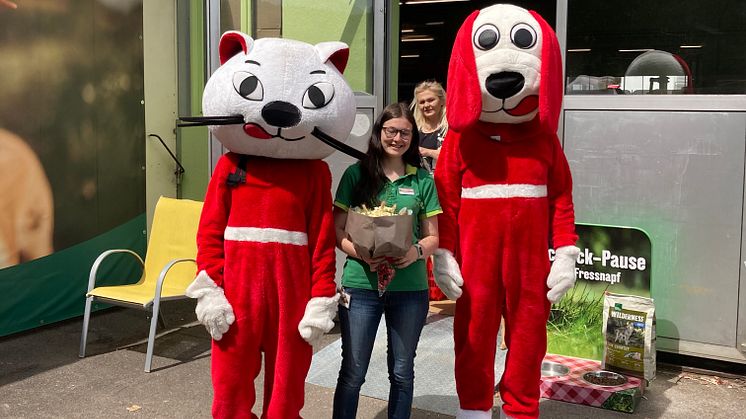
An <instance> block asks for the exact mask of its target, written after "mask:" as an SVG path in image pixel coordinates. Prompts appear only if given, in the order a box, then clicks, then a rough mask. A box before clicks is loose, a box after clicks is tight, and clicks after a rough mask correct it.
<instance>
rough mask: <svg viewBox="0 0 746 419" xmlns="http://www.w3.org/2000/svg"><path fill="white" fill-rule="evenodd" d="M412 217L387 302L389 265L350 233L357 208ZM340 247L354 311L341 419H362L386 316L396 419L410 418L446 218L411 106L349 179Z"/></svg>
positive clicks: (341, 206)
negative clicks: (381, 285) (384, 278)
mask: <svg viewBox="0 0 746 419" xmlns="http://www.w3.org/2000/svg"><path fill="white" fill-rule="evenodd" d="M384 201H385V202H386V205H388V206H391V205H394V204H396V208H404V207H406V208H408V209H411V210H412V212H413V214H412V216H413V217H416V220H415V222H414V223H412V224H413V233H414V234H413V243H412V247H411V248H410V249H409V251H408V252H407V254H406V255H404V256H403V257H401V258H398V259H395V260H394V262H393V264H394V266H395V268H396V273H395V275H394V279H393V280H392V281H391V283H390V284H389V285H388V288H387V289H386V292H385V293H384V294H383V295H382V296H380V297H379V295H378V278H377V275H376V272H375V270H376V268H377V267H378V265H379V264H380V263H382V262H383V261H384V258H376V259H369V258H367V256H362V255H358V254H357V252H356V251H355V246H354V245H353V243H352V242H351V241H350V240H349V239H348V238H347V234H346V233H345V231H344V228H345V224H346V222H347V211H348V210H349V208H352V207H356V206H362V205H363V204H365V205H366V206H368V207H374V206H378V205H379V204H380V203H381V202H384ZM334 205H335V208H334V224H335V227H336V231H337V246H338V247H339V248H340V249H341V250H342V251H343V252H345V253H346V254H347V261H346V262H345V266H344V271H343V272H342V287H343V290H344V292H345V294H346V295H347V296H348V304H346V305H345V306H343V307H340V310H339V318H340V323H341V326H342V368H341V370H340V371H339V379H338V381H337V388H336V390H335V392H334V412H333V418H354V417H355V415H356V413H357V405H358V399H359V397H360V386H361V385H362V384H363V382H364V381H365V374H366V372H367V370H368V364H369V363H370V356H371V352H372V351H373V342H374V341H375V338H376V331H377V330H378V324H379V323H380V321H381V316H383V315H384V314H385V316H386V333H387V334H388V345H389V348H388V351H389V362H388V365H389V380H390V382H391V387H390V390H389V392H390V393H389V407H388V417H389V418H408V417H409V416H410V412H411V410H412V396H413V393H414V356H415V350H416V349H417V342H418V341H419V339H420V333H421V332H422V328H423V326H424V325H425V317H426V316H427V310H428V285H427V271H426V267H425V260H426V259H427V258H428V257H430V255H431V254H432V253H433V252H434V251H435V250H436V249H437V248H438V219H437V217H436V215H437V214H439V213H441V212H442V211H441V209H440V204H439V203H438V194H437V192H436V190H435V183H434V181H433V177H432V176H431V175H430V174H429V173H428V171H426V170H425V169H422V168H420V152H419V133H418V132H417V126H416V124H415V120H414V116H413V115H412V112H411V111H410V110H409V108H408V107H407V106H406V105H405V104H403V103H394V104H391V105H389V106H387V107H386V108H385V109H384V110H383V112H382V113H381V116H380V117H379V118H378V120H377V121H376V123H375V124H374V125H373V131H372V134H371V137H370V140H369V141H368V152H367V153H366V156H365V158H364V159H363V160H361V161H360V162H359V163H356V164H353V165H352V166H350V167H348V168H347V170H346V171H345V173H344V175H343V176H342V179H341V180H340V182H339V187H338V189H337V195H336V198H335V201H334Z"/></svg>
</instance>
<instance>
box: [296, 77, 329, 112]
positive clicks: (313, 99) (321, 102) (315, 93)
mask: <svg viewBox="0 0 746 419" xmlns="http://www.w3.org/2000/svg"><path fill="white" fill-rule="evenodd" d="M333 97H334V86H333V85H332V84H331V83H326V82H319V83H316V84H314V85H312V86H311V87H309V88H308V90H306V93H304V94H303V107H304V108H306V109H319V108H323V107H324V106H326V105H327V104H328V103H329V102H331V100H332V98H333Z"/></svg>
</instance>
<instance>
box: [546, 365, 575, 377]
mask: <svg viewBox="0 0 746 419" xmlns="http://www.w3.org/2000/svg"><path fill="white" fill-rule="evenodd" d="M569 372H570V368H568V367H567V366H565V365H562V364H560V363H557V362H552V361H544V362H542V363H541V376H542V377H561V376H563V375H567V374H568V373H569Z"/></svg>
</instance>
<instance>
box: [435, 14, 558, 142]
mask: <svg viewBox="0 0 746 419" xmlns="http://www.w3.org/2000/svg"><path fill="white" fill-rule="evenodd" d="M446 100H447V104H446V106H447V108H448V109H449V112H448V124H449V126H450V127H451V128H452V129H454V130H456V131H462V130H463V129H464V128H466V127H468V126H470V125H472V124H474V123H476V122H477V121H483V122H486V123H494V124H521V123H524V122H528V121H532V120H534V118H536V117H537V115H538V118H539V122H540V124H541V125H542V126H543V128H545V129H547V130H549V131H552V132H555V131H556V130H557V123H558V121H559V112H560V107H561V104H562V61H561V55H560V49H559V43H558V41H557V36H556V35H555V34H554V31H553V30H552V28H551V27H550V26H549V25H548V24H547V23H546V22H545V21H544V19H543V18H542V17H541V16H539V15H538V14H537V13H536V12H534V11H529V10H525V9H522V8H520V7H517V6H513V5H508V4H496V5H493V6H490V7H487V8H484V9H482V10H478V11H475V12H473V13H472V14H471V15H469V17H467V18H466V20H465V21H464V23H463V24H462V26H461V28H460V29H459V31H458V33H457V34H456V40H455V42H454V45H453V51H452V53H451V60H450V64H449V67H448V97H447V99H446Z"/></svg>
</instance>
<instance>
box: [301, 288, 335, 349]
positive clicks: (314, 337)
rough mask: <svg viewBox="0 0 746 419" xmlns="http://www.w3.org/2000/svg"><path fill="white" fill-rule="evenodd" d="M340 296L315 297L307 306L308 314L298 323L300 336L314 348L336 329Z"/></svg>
mask: <svg viewBox="0 0 746 419" xmlns="http://www.w3.org/2000/svg"><path fill="white" fill-rule="evenodd" d="M338 303H339V294H335V295H334V296H333V297H314V298H311V299H310V300H309V301H308V304H306V312H305V314H303V318H302V319H301V321H300V323H298V332H300V336H301V337H302V338H303V339H304V340H305V341H306V342H308V344H309V345H311V346H313V345H314V344H315V343H317V342H318V341H319V339H321V337H322V336H324V333H328V332H329V331H330V330H332V328H333V327H334V316H335V315H336V314H337V305H338Z"/></svg>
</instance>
